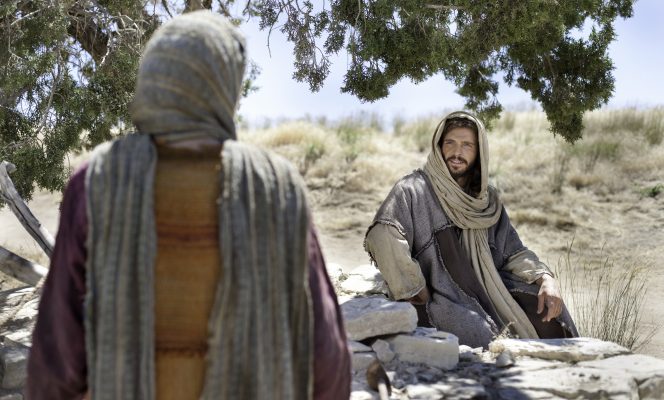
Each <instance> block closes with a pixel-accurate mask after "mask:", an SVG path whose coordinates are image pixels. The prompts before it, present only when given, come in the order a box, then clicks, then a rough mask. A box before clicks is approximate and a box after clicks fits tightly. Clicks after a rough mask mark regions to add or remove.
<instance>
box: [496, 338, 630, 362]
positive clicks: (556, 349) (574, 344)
mask: <svg viewBox="0 0 664 400" xmlns="http://www.w3.org/2000/svg"><path fill="white" fill-rule="evenodd" d="M489 350H490V351H491V352H492V353H501V352H503V351H504V350H509V351H511V352H512V354H514V355H515V356H527V357H534V358H541V359H543V360H556V361H563V362H580V361H589V360H597V359H601V358H607V357H613V356H617V355H622V354H630V353H631V352H630V351H629V350H628V349H626V348H624V347H622V346H620V345H618V344H616V343H612V342H604V341H601V340H597V339H591V338H572V339H499V340H494V341H493V342H491V343H489Z"/></svg>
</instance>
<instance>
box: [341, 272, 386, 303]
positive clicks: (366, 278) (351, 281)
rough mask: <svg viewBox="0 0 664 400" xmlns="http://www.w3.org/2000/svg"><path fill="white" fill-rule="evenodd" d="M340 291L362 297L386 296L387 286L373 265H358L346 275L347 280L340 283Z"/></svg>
mask: <svg viewBox="0 0 664 400" xmlns="http://www.w3.org/2000/svg"><path fill="white" fill-rule="evenodd" d="M339 286H340V287H341V290H343V291H344V292H347V293H355V294H358V295H362V296H369V295H372V294H385V295H386V294H387V284H386V283H385V280H384V279H383V276H382V275H381V274H380V271H378V269H377V268H376V267H374V266H373V265H370V264H367V265H360V266H358V267H356V268H355V269H353V270H352V271H350V272H349V273H348V276H347V278H346V279H345V280H344V281H343V282H340V284H339Z"/></svg>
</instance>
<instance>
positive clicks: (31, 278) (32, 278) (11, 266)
mask: <svg viewBox="0 0 664 400" xmlns="http://www.w3.org/2000/svg"><path fill="white" fill-rule="evenodd" d="M0 271H2V272H3V273H5V274H7V275H9V276H11V277H13V278H15V279H17V280H19V281H21V282H23V283H27V284H28V285H31V286H36V285H37V283H39V281H40V280H41V279H42V278H43V277H44V276H46V273H47V272H48V268H46V267H43V266H41V265H39V264H35V263H33V262H32V261H29V260H26V259H25V258H23V257H21V256H19V255H18V254H15V253H13V252H11V251H9V250H7V249H5V248H4V247H2V246H0Z"/></svg>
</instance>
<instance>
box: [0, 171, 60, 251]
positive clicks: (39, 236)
mask: <svg viewBox="0 0 664 400" xmlns="http://www.w3.org/2000/svg"><path fill="white" fill-rule="evenodd" d="M15 170H16V167H15V166H14V164H12V163H10V162H7V161H3V162H2V163H0V196H2V200H4V201H5V202H6V203H7V205H9V208H10V209H11V210H12V212H13V213H14V215H16V218H18V220H19V222H20V223H21V225H23V227H24V228H25V230H27V231H28V233H29V234H30V236H32V237H33V238H34V239H35V240H36V241H37V244H39V247H41V248H42V250H44V253H46V255H47V256H48V257H49V258H50V257H51V253H52V252H53V244H54V243H55V240H54V239H53V236H52V235H51V234H50V233H49V232H48V230H47V229H46V228H45V227H44V226H42V224H41V223H40V222H39V220H38V219H37V218H36V217H35V216H34V214H32V211H30V208H28V205H27V204H25V201H23V199H22V198H21V196H20V195H19V194H18V192H17V191H16V188H15V187H14V183H13V182H12V180H11V178H10V177H9V174H10V173H12V172H14V171H15Z"/></svg>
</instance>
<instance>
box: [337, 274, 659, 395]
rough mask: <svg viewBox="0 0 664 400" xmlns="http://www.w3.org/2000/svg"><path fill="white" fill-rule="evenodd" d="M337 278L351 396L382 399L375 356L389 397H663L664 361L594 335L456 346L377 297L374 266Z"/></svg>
mask: <svg viewBox="0 0 664 400" xmlns="http://www.w3.org/2000/svg"><path fill="white" fill-rule="evenodd" d="M350 277H353V278H352V281H351V280H349V279H351V278H350ZM362 277H364V279H366V280H368V281H374V282H373V284H372V283H371V282H362ZM333 279H334V278H333ZM336 280H337V281H341V283H340V284H338V285H337V288H341V289H342V291H341V293H340V294H341V295H342V296H340V298H341V299H342V301H343V303H342V305H341V309H342V312H343V314H344V319H345V324H346V330H347V333H348V337H349V346H350V349H351V351H352V352H353V374H354V376H353V388H352V390H353V391H352V394H351V399H352V400H369V399H378V393H377V392H376V391H374V390H371V389H370V388H369V387H368V385H367V380H366V368H367V366H368V365H370V364H371V363H372V362H374V360H379V361H380V362H381V363H382V365H383V366H384V368H385V369H386V370H387V376H388V377H389V379H390V381H391V383H392V394H391V396H390V399H401V400H407V399H505V400H507V399H652V400H655V399H660V400H661V399H664V360H661V359H658V358H655V357H650V356H647V355H640V354H633V353H631V352H630V351H629V350H628V349H626V348H624V347H622V346H619V345H617V344H615V343H611V342H604V341H601V340H597V339H590V338H575V339H548V340H528V339H500V340H496V341H494V342H492V343H490V345H489V348H488V350H484V349H482V348H476V349H471V348H470V347H468V346H463V345H462V346H458V340H457V338H456V337H455V336H454V335H451V334H449V333H445V332H436V331H435V330H431V329H424V328H417V327H416V326H415V325H416V322H417V315H416V311H415V309H414V308H413V306H411V305H410V304H408V303H404V302H391V301H389V300H387V299H386V298H385V296H384V295H382V296H381V295H378V296H376V292H377V291H378V292H379V291H380V290H381V288H382V287H383V286H384V283H383V282H382V279H381V278H380V276H379V275H376V274H375V272H373V271H372V270H371V268H369V267H368V266H363V267H361V268H359V269H358V270H353V271H351V272H350V273H348V274H347V275H345V277H344V279H338V278H337V279H336ZM350 282H353V283H352V284H351V283H350ZM367 288H368V289H369V290H368V291H364V290H365V289H367ZM354 290H355V292H354V293H353V291H354ZM367 296H368V297H367Z"/></svg>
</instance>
